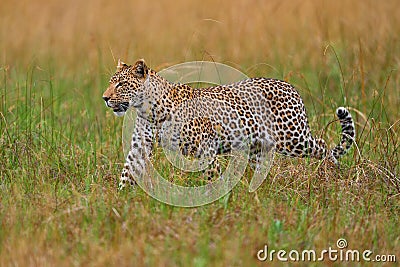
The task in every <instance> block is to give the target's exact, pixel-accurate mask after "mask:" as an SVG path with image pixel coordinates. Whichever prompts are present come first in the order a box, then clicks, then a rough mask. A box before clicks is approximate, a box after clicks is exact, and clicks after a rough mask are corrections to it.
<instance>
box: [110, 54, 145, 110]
mask: <svg viewBox="0 0 400 267" xmlns="http://www.w3.org/2000/svg"><path fill="white" fill-rule="evenodd" d="M148 73H149V68H148V67H147V66H146V63H145V62H144V60H143V59H141V60H138V61H137V62H136V63H135V64H134V65H133V66H130V65H127V64H125V63H123V62H121V61H120V60H118V65H117V71H116V72H115V74H114V75H113V76H112V77H111V79H110V82H109V86H108V88H107V90H106V91H105V92H104V94H103V99H104V101H105V103H106V106H107V107H109V108H111V109H112V110H113V111H114V114H115V115H117V116H123V115H124V114H125V112H126V111H127V110H128V108H129V107H131V106H133V107H139V106H141V105H142V104H143V97H144V93H143V91H144V88H145V82H146V79H147V77H148Z"/></svg>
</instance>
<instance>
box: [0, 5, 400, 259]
mask: <svg viewBox="0 0 400 267" xmlns="http://www.w3.org/2000/svg"><path fill="white" fill-rule="evenodd" d="M399 32H400V6H399V3H398V1H395V0H393V1H391V0H387V1H374V0H365V1H344V0H343V1H340V0H338V1H318V0H310V1H304V0H302V1H297V0H294V1H279V0H277V1H275V0H273V1H256V0H251V1H249V0H243V1H242V0H239V1H210V0H203V1H185V0H175V1H123V0H114V1H94V0H87V1H77V0H71V1H56V0H37V1H26V0H21V1H11V0H2V1H1V3H0V223H1V227H0V266H109V265H121V266H258V265H260V266H266V265H271V264H272V265H274V264H275V265H279V264H280V263H279V262H278V261H277V260H275V261H274V262H272V263H271V262H260V261H258V260H257V257H256V254H257V252H258V251H259V250H260V249H263V248H264V245H268V247H269V248H270V249H276V250H279V249H285V250H287V251H289V250H292V249H296V250H302V249H316V250H317V251H321V250H323V249H328V247H329V246H330V247H332V248H336V241H337V240H338V239H339V238H345V239H346V240H347V242H348V248H349V249H358V250H360V251H362V250H366V249H369V250H372V251H373V253H374V254H373V255H377V254H395V255H397V261H399V260H400V228H399V225H400V178H399V170H400V169H399V146H400V139H399V132H400V122H399V121H400V115H399V113H400V112H399V110H400V109H399V106H400V89H399V88H400V73H399V66H400V39H399ZM119 58H121V59H122V60H123V61H125V62H128V63H133V62H134V61H135V60H136V59H138V58H144V59H145V60H146V62H147V64H148V65H149V66H151V67H152V68H153V69H155V70H162V69H163V68H165V67H168V66H171V65H174V64H177V63H182V62H186V61H193V60H209V61H215V62H221V63H224V64H227V65H230V66H232V67H235V68H237V69H239V70H241V71H243V72H244V73H246V74H247V75H248V76H251V77H254V76H266V77H274V78H279V79H283V80H286V81H289V82H291V83H292V84H294V85H295V86H296V87H297V89H298V90H299V92H300V94H301V95H302V97H303V99H304V102H305V105H306V107H307V111H308V114H309V121H310V124H311V128H312V131H313V133H314V135H316V136H321V137H322V138H324V139H325V140H326V141H327V143H328V144H330V145H334V144H336V143H337V142H338V140H339V137H340V136H339V134H340V129H339V124H338V122H337V121H335V116H334V111H335V109H336V107H338V106H347V107H350V110H351V112H352V114H353V118H354V119H355V121H356V128H357V139H356V144H355V146H354V147H353V148H352V150H351V151H350V153H348V154H347V155H346V156H345V157H343V158H342V160H341V168H340V170H336V169H329V168H325V167H324V165H323V164H321V162H320V161H317V160H311V159H290V158H285V157H276V159H275V161H274V165H273V167H272V169H271V171H270V173H269V176H268V178H267V180H266V181H265V182H264V184H263V185H262V186H261V187H260V188H259V189H258V190H257V191H256V192H255V193H249V192H248V186H249V179H250V177H251V171H250V170H249V171H247V172H246V174H245V176H244V178H243V179H242V180H241V182H240V183H239V185H238V186H237V187H235V188H234V189H233V190H232V192H231V193H229V194H228V195H227V196H226V197H224V198H222V199H221V200H219V201H217V202H214V203H212V204H209V205H206V206H202V207H197V208H178V207H172V206H168V205H166V204H163V203H160V202H158V201H157V200H154V199H152V198H151V197H149V196H148V195H147V194H146V193H145V192H143V191H141V190H140V189H137V190H124V191H122V192H118V191H117V181H118V177H119V173H120V169H121V167H122V164H123V162H124V156H123V153H122V141H121V131H122V130H121V129H122V121H123V120H122V119H121V118H118V117H115V116H114V115H113V114H112V111H111V110H109V109H107V108H106V107H105V105H104V103H103V100H102V98H101V96H102V93H103V91H104V90H105V88H106V87H107V84H108V79H109V77H110V76H111V75H112V73H113V72H114V70H115V66H116V62H117V60H118V59H119ZM166 170H167V169H165V170H164V172H166ZM160 171H161V172H162V171H163V170H160ZM301 264H304V265H312V264H315V265H321V264H322V263H321V262H319V263H300V265H301ZM324 264H327V265H332V264H333V265H337V266H339V265H341V264H343V263H340V262H336V263H333V262H330V261H328V260H327V259H326V260H325V262H324ZM357 264H359V265H361V264H365V263H352V265H357ZM386 264H387V265H390V264H393V263H386Z"/></svg>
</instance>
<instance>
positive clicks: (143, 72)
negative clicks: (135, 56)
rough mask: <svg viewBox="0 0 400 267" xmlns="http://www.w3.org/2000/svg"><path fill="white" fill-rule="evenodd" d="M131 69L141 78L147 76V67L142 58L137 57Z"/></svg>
mask: <svg viewBox="0 0 400 267" xmlns="http://www.w3.org/2000/svg"><path fill="white" fill-rule="evenodd" d="M133 70H134V72H135V75H136V76H137V77H139V78H143V79H145V78H146V77H147V74H148V72H149V68H148V67H147V65H146V62H144V59H139V60H138V61H136V63H135V65H134V67H133Z"/></svg>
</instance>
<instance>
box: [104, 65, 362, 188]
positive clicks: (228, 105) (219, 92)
mask: <svg viewBox="0 0 400 267" xmlns="http://www.w3.org/2000/svg"><path fill="white" fill-rule="evenodd" d="M103 99H104V101H105V102H106V105H107V106H108V107H109V108H111V109H113V111H114V113H115V114H116V115H118V116H122V115H123V114H124V113H125V112H126V110H127V109H128V108H130V107H133V108H136V110H137V112H138V119H137V125H136V127H135V131H134V133H133V135H132V143H131V150H130V151H129V153H128V156H127V159H126V163H125V165H124V168H123V171H122V174H121V178H120V187H124V186H125V185H126V184H131V185H133V184H134V180H133V178H132V176H133V177H134V176H135V175H140V174H141V173H142V172H143V171H144V168H145V160H144V158H145V157H146V156H147V157H150V156H151V153H152V150H153V143H154V140H160V136H162V135H163V129H170V131H172V141H171V142H172V148H173V149H179V150H181V151H182V152H183V154H185V155H188V154H190V155H194V156H196V157H200V156H201V155H202V154H207V155H209V156H211V157H214V156H215V155H216V154H221V153H226V152H229V151H230V150H231V149H232V148H233V147H235V146H236V147H237V146H239V145H240V144H242V143H243V142H244V140H248V141H249V142H250V157H251V158H254V159H255V160H256V166H259V165H260V164H261V163H262V162H260V161H262V160H263V159H264V157H262V155H260V153H262V151H263V148H271V147H274V148H275V151H276V152H278V153H280V154H283V155H287V156H291V157H314V158H317V159H322V158H325V157H326V158H328V159H329V160H330V161H332V162H334V163H337V162H338V161H337V160H338V159H339V157H341V156H342V155H344V154H345V153H346V152H347V151H348V150H349V148H350V147H351V145H352V143H353V140H354V138H355V128H354V122H353V120H352V117H351V115H350V112H349V111H348V110H347V109H346V108H343V107H339V108H338V109H337V110H336V115H337V117H338V118H339V121H340V124H341V127H342V134H341V141H340V143H339V144H338V145H337V146H335V147H334V148H333V149H331V150H329V149H328V148H327V146H326V144H325V141H324V140H322V139H319V138H314V137H313V136H312V135H311V131H310V128H309V125H308V120H307V114H306V109H305V107H304V104H303V101H302V99H301V97H300V95H299V93H298V92H297V91H296V89H295V88H294V87H293V86H292V85H291V84H289V83H287V82H284V81H280V80H276V79H268V78H251V79H246V80H243V81H240V82H237V83H233V84H228V85H219V86H214V87H208V88H193V87H190V86H189V85H185V84H173V83H170V82H168V81H167V80H165V79H164V78H162V77H161V76H159V75H158V74H157V73H156V72H155V71H154V70H152V69H150V68H148V67H147V65H146V64H145V62H144V60H139V61H137V62H136V63H135V64H134V65H133V66H129V65H127V64H125V63H122V62H120V61H119V62H118V66H117V71H116V73H115V74H114V75H113V76H112V77H111V79H110V85H109V87H108V88H107V90H106V91H105V92H104V94H103ZM163 125H164V126H165V125H167V126H168V125H169V126H168V127H164V128H163Z"/></svg>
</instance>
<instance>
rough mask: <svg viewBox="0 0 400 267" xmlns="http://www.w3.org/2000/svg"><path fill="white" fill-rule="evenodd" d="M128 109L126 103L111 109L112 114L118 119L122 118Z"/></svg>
mask: <svg viewBox="0 0 400 267" xmlns="http://www.w3.org/2000/svg"><path fill="white" fill-rule="evenodd" d="M128 108H129V103H128V102H123V103H121V104H119V105H118V106H116V107H112V109H113V111H114V114H115V115H116V116H118V117H120V116H123V115H124V114H125V112H126V111H127V110H128Z"/></svg>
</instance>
